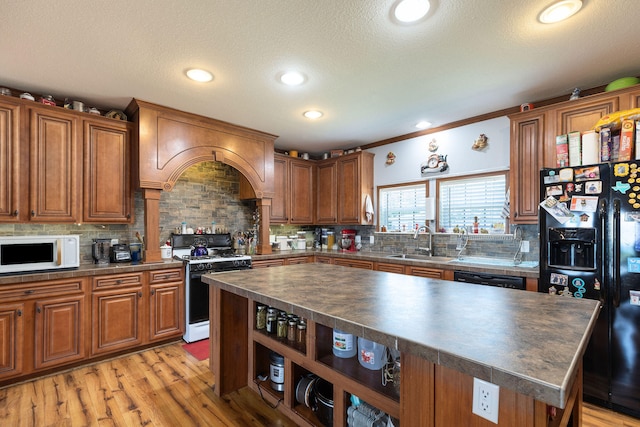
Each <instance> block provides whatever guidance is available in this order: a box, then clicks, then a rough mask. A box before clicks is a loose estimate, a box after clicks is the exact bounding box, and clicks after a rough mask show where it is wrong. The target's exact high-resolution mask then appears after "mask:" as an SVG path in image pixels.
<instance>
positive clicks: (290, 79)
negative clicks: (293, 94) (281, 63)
mask: <svg viewBox="0 0 640 427" xmlns="http://www.w3.org/2000/svg"><path fill="white" fill-rule="evenodd" d="M305 80H306V78H305V76H304V74H302V73H300V72H298V71H287V72H286V73H283V74H282V75H281V76H280V81H281V82H282V83H284V84H286V85H288V86H298V85H300V84H302V83H304V81H305Z"/></svg>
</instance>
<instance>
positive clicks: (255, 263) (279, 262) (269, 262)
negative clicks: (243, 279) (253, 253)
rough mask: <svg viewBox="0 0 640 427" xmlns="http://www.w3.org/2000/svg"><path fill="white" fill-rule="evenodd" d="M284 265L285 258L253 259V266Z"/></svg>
mask: <svg viewBox="0 0 640 427" xmlns="http://www.w3.org/2000/svg"><path fill="white" fill-rule="evenodd" d="M281 265H284V259H282V258H281V259H265V260H262V261H253V262H252V263H251V268H265V267H279V266H281Z"/></svg>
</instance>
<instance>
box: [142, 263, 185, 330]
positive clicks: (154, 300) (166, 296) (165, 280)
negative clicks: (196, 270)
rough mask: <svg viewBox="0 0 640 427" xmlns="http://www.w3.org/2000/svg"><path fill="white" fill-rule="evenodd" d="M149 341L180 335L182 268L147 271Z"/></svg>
mask: <svg viewBox="0 0 640 427" xmlns="http://www.w3.org/2000/svg"><path fill="white" fill-rule="evenodd" d="M149 276H150V277H149V341H158V340H162V339H165V338H170V337H172V336H176V335H182V333H183V331H184V328H185V324H184V323H185V313H184V309H185V303H184V298H183V297H182V295H183V293H184V292H183V290H184V286H183V281H182V269H167V270H157V271H152V272H150V273H149Z"/></svg>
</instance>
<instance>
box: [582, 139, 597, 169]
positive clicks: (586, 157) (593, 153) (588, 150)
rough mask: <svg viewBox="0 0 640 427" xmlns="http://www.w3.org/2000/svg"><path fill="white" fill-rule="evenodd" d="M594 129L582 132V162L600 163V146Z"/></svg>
mask: <svg viewBox="0 0 640 427" xmlns="http://www.w3.org/2000/svg"><path fill="white" fill-rule="evenodd" d="M598 139H599V138H598V134H597V133H596V131H593V130H591V131H587V132H583V133H582V164H583V165H593V164H596V163H600V147H599V144H598Z"/></svg>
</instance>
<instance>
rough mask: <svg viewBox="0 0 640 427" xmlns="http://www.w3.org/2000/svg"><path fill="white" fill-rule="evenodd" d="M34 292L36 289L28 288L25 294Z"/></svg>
mask: <svg viewBox="0 0 640 427" xmlns="http://www.w3.org/2000/svg"><path fill="white" fill-rule="evenodd" d="M34 292H35V291H34V290H33V289H27V290H26V291H24V293H25V295H31V294H32V293H34Z"/></svg>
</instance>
